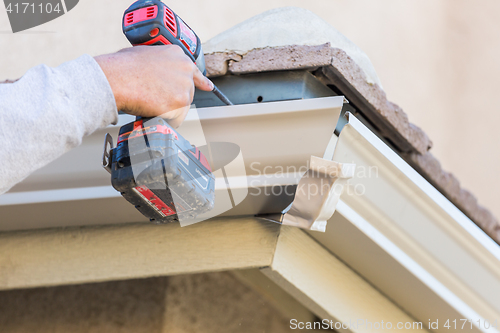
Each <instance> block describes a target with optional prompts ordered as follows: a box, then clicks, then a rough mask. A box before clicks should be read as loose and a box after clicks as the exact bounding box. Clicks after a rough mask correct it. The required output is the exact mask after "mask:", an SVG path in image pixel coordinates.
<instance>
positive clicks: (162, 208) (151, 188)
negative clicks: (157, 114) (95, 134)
mask: <svg viewBox="0 0 500 333" xmlns="http://www.w3.org/2000/svg"><path fill="white" fill-rule="evenodd" d="M105 154H106V150H105ZM108 158H109V162H108V165H109V167H110V169H111V170H108V171H110V172H111V183H112V185H113V187H114V188H115V189H116V190H117V191H119V192H120V193H121V195H122V196H123V197H124V198H125V199H126V200H127V201H129V202H130V203H131V204H133V205H134V206H135V208H137V209H138V210H139V211H140V212H141V213H142V214H143V215H144V216H146V217H148V218H149V219H150V221H151V222H154V223H158V224H162V223H168V222H176V221H179V220H181V221H182V220H189V219H194V218H196V217H197V216H198V215H200V214H203V213H205V212H208V211H210V210H211V209H212V208H213V207H214V199H215V197H214V196H215V194H214V189H215V178H214V176H213V174H212V172H211V169H210V165H209V163H208V161H207V159H206V157H205V156H204V155H203V153H202V152H201V151H200V150H199V149H198V148H197V147H193V146H191V144H190V143H189V142H188V141H187V140H186V139H184V138H183V137H182V136H181V135H180V134H178V133H177V132H176V131H175V130H174V129H173V128H172V127H170V126H169V125H168V123H167V122H166V121H164V120H163V119H161V118H151V119H138V120H136V121H135V122H132V123H129V124H126V125H124V126H122V127H121V128H120V132H119V137H118V142H117V146H116V148H113V149H111V151H110V152H109V157H108Z"/></svg>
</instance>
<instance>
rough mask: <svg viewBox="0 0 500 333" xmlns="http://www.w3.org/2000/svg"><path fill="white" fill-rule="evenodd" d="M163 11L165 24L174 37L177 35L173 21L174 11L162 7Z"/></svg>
mask: <svg viewBox="0 0 500 333" xmlns="http://www.w3.org/2000/svg"><path fill="white" fill-rule="evenodd" d="M163 8H164V11H165V20H164V21H165V26H166V27H167V28H168V30H170V32H171V33H172V35H174V37H177V24H176V22H175V17H174V13H173V12H172V11H171V10H170V9H169V8H168V7H167V6H165V7H163Z"/></svg>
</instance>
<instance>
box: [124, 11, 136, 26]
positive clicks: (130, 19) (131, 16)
mask: <svg viewBox="0 0 500 333" xmlns="http://www.w3.org/2000/svg"><path fill="white" fill-rule="evenodd" d="M125 21H126V22H127V23H128V24H131V23H132V22H134V12H132V13H128V14H127V16H125Z"/></svg>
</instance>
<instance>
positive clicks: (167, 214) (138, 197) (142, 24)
mask: <svg viewBox="0 0 500 333" xmlns="http://www.w3.org/2000/svg"><path fill="white" fill-rule="evenodd" d="M122 25H123V32H124V34H125V36H126V37H127V39H128V40H129V41H130V43H131V44H132V45H134V46H135V45H169V44H173V45H178V46H180V47H181V48H182V50H183V51H184V53H185V54H186V55H187V56H188V57H189V58H190V59H191V60H192V61H193V62H194V63H195V64H196V66H198V68H199V69H200V71H201V72H202V73H203V74H206V70H205V60H204V56H203V51H202V48H201V42H200V39H199V38H198V36H197V35H196V34H195V33H194V31H193V30H192V29H191V28H190V27H189V26H188V25H187V24H186V23H185V22H184V21H183V20H182V19H181V18H180V17H179V16H177V15H176V14H175V13H174V12H173V11H172V10H171V9H170V8H168V7H167V6H166V5H165V4H164V3H163V2H161V1H159V0H139V1H136V2H134V3H133V4H132V5H131V6H130V7H129V8H128V9H127V10H126V11H125V13H124V15H123V22H122ZM213 92H214V93H215V94H216V95H217V96H218V97H219V98H220V99H221V100H222V101H223V102H224V103H226V104H228V105H231V104H232V103H231V102H230V101H229V100H228V99H227V97H225V96H224V95H223V94H222V93H221V92H220V91H219V90H218V89H217V88H216V87H215V86H214V90H213ZM103 166H104V168H105V169H106V170H107V171H109V172H110V173H111V183H112V185H113V187H114V188H115V189H116V190H117V191H119V192H120V193H121V195H122V196H123V197H124V198H125V199H126V200H127V201H129V202H130V203H132V204H133V205H134V206H135V207H136V208H137V209H138V210H139V211H140V212H141V213H142V214H143V215H144V216H146V217H148V218H149V219H150V220H151V221H152V222H154V223H167V222H174V221H179V220H180V219H193V218H195V217H197V216H198V215H200V214H203V213H205V212H208V211H210V210H211V209H212V208H213V207H214V200H215V193H214V191H215V178H214V176H213V174H212V172H211V169H210V165H209V163H208V161H207V158H206V157H205V155H204V154H203V153H202V152H201V151H200V150H199V149H198V148H197V147H193V146H191V144H190V143H189V142H188V141H187V140H186V139H184V138H183V137H182V136H181V135H180V134H179V133H177V131H175V130H174V129H173V128H172V127H171V126H170V125H169V124H168V123H167V122H166V121H165V120H163V119H161V118H151V119H147V118H140V117H138V118H137V119H136V121H134V122H132V123H129V124H126V125H124V126H122V127H121V128H120V132H119V136H118V142H117V146H116V148H113V142H112V138H111V136H110V135H109V134H107V135H106V138H105V142H104V154H103Z"/></svg>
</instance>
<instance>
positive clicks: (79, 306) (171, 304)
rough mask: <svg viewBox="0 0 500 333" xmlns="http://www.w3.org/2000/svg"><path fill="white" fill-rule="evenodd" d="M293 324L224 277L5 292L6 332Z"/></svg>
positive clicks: (180, 332) (118, 332) (277, 330)
mask: <svg viewBox="0 0 500 333" xmlns="http://www.w3.org/2000/svg"><path fill="white" fill-rule="evenodd" d="M289 320H290V318H286V317H285V316H283V315H282V314H281V313H280V312H279V311H278V309H276V308H275V307H273V306H271V305H270V303H269V302H268V301H267V300H266V299H265V297H263V296H261V295H260V294H259V293H257V292H255V291H254V290H253V289H251V288H249V287H247V286H245V285H244V284H242V283H241V282H240V281H239V280H238V279H236V278H235V277H234V276H232V275H231V274H230V273H227V272H225V273H209V274H197V275H180V276H174V277H159V278H150V279H142V280H128V281H112V282H104V283H95V284H83V285H74V286H60V287H51V288H35V289H24V290H9V291H1V292H0V331H1V332H2V333H25V332H37V333H49V332H50V333H66V332H72V333H80V332H85V333H100V332H103V333H129V332H130V333H132V332H133V333H142V332H144V333H167V332H168V333H195V332H196V333H197V332H204V333H224V332H228V333H229V332H241V333H247V332H248V333H250V332H251V333H253V332H274V333H284V332H292V331H293V330H291V329H290V324H289ZM313 332H314V331H313Z"/></svg>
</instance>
